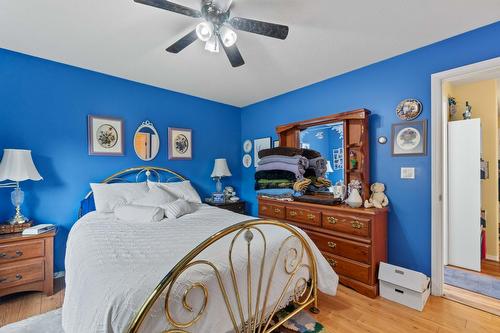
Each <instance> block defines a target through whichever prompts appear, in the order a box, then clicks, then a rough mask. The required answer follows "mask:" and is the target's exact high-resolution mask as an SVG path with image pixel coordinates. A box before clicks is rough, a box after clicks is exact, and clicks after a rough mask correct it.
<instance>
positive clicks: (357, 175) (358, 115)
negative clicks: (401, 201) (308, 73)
mask: <svg viewBox="0 0 500 333" xmlns="http://www.w3.org/2000/svg"><path fill="white" fill-rule="evenodd" d="M369 115H370V111H368V110H366V109H358V110H354V111H348V112H341V113H336V114H332V115H329V116H324V117H319V118H313V119H308V120H303V121H297V122H294V123H290V124H286V125H280V126H278V127H276V133H277V134H278V137H279V139H280V146H282V147H294V148H300V131H302V130H304V129H307V128H309V127H313V126H318V125H324V124H329V123H335V122H342V123H343V124H344V181H345V184H346V185H348V184H349V182H350V181H351V180H355V179H358V180H360V181H361V184H362V194H361V195H362V197H363V199H364V200H366V199H368V198H369V197H370V141H369V138H370V136H369V124H368V118H369ZM351 152H355V154H356V156H357V157H358V166H357V167H356V168H355V169H352V168H350V158H349V156H350V153H351Z"/></svg>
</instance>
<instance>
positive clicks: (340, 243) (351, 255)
mask: <svg viewBox="0 0 500 333" xmlns="http://www.w3.org/2000/svg"><path fill="white" fill-rule="evenodd" d="M307 234H308V235H309V237H311V239H312V240H313V242H314V244H316V246H317V247H318V248H319V249H320V250H321V251H323V252H327V253H331V254H335V255H338V256H341V257H345V258H348V259H352V260H356V261H360V262H363V263H365V264H369V263H370V250H371V246H370V245H367V244H362V243H358V242H353V241H350V240H346V239H342V238H338V237H333V236H328V235H322V234H319V233H315V232H308V233H307Z"/></svg>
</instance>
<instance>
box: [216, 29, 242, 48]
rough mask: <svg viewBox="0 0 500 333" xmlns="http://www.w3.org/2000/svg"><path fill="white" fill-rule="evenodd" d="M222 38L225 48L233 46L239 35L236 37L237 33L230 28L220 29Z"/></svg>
mask: <svg viewBox="0 0 500 333" xmlns="http://www.w3.org/2000/svg"><path fill="white" fill-rule="evenodd" d="M220 37H221V39H222V43H224V46H225V47H231V46H233V45H234V43H236V40H237V39H238V35H236V32H234V30H232V29H229V28H228V27H222V28H220Z"/></svg>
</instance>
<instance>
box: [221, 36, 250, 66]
mask: <svg viewBox="0 0 500 333" xmlns="http://www.w3.org/2000/svg"><path fill="white" fill-rule="evenodd" d="M219 41H220V44H221V45H222V47H223V48H224V51H225V52H226V55H227V57H228V58H229V62H230V63H231V66H233V67H240V66H242V65H244V64H245V60H243V57H242V56H241V53H240V50H238V47H237V46H236V44H234V45H233V46H230V47H226V46H225V45H224V43H223V42H222V39H221V38H220V36H219Z"/></svg>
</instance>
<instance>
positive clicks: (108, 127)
mask: <svg viewBox="0 0 500 333" xmlns="http://www.w3.org/2000/svg"><path fill="white" fill-rule="evenodd" d="M87 127H88V146H89V148H88V149H89V155H104V156H123V155H124V154H125V149H124V142H125V140H124V137H123V135H124V133H125V131H124V129H123V119H120V118H113V117H102V116H94V115H89V116H88V118H87Z"/></svg>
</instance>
